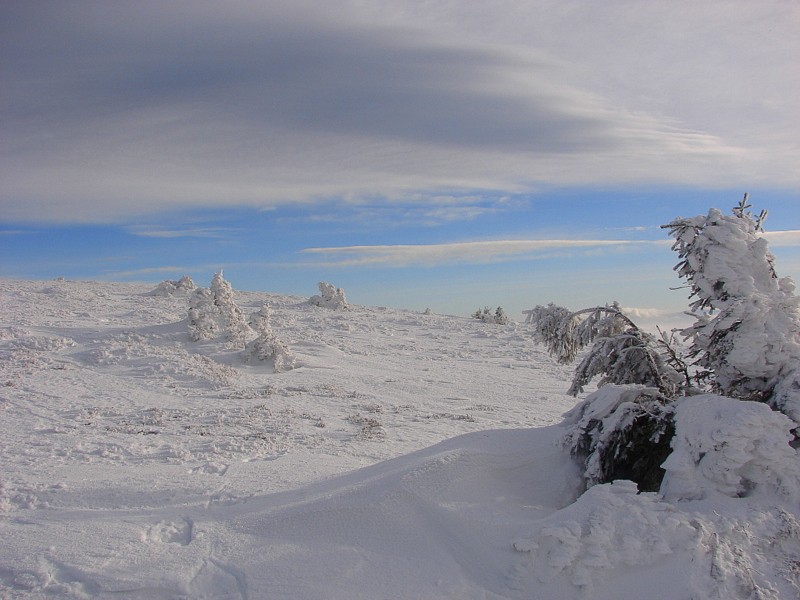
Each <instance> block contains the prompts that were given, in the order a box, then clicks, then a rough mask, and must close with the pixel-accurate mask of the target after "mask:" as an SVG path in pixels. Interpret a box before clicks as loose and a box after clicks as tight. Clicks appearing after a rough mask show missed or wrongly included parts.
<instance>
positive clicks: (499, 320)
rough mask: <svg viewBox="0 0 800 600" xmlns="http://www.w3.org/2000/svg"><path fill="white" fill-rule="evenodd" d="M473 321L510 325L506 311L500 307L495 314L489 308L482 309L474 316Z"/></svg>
mask: <svg viewBox="0 0 800 600" xmlns="http://www.w3.org/2000/svg"><path fill="white" fill-rule="evenodd" d="M472 318H473V319H478V320H479V321H483V322H484V323H493V324H495V325H508V322H509V319H508V315H507V314H506V311H504V310H503V307H502V306H498V307H497V309H495V311H494V312H492V310H491V309H490V308H489V307H488V306H485V307H484V308H482V309H480V308H479V309H478V310H476V311H475V312H474V313H473V314H472Z"/></svg>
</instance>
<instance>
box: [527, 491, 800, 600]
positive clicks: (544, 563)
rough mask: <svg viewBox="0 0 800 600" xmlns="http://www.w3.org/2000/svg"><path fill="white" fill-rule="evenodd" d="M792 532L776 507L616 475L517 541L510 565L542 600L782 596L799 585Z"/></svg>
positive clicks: (795, 525) (770, 599)
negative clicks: (678, 496)
mask: <svg viewBox="0 0 800 600" xmlns="http://www.w3.org/2000/svg"><path fill="white" fill-rule="evenodd" d="M740 502H741V501H740ZM798 534H800V521H798V519H797V517H796V515H793V514H792V513H790V512H788V511H786V510H783V509H781V508H776V507H774V506H765V505H758V504H751V503H749V502H748V501H744V503H741V504H737V503H736V501H730V500H729V501H727V502H726V503H725V504H717V505H715V506H713V508H712V506H709V505H708V504H707V503H706V504H698V503H687V504H673V503H671V502H667V501H664V500H663V499H662V498H661V496H659V495H658V494H655V493H643V494H637V488H636V485H635V484H634V483H632V482H629V481H616V482H614V483H613V484H602V485H597V486H594V487H592V488H590V489H589V490H588V491H587V492H586V493H585V494H583V495H582V496H581V497H580V498H579V499H578V500H577V501H576V502H575V503H574V504H571V505H570V506H568V507H566V508H564V509H562V510H560V511H558V512H556V513H553V514H552V515H550V516H549V517H547V518H546V519H543V520H542V521H540V522H539V524H538V526H537V527H536V528H535V529H534V530H533V532H532V533H531V535H530V536H528V537H526V538H523V539H519V540H517V541H516V542H515V543H514V548H515V550H517V551H518V552H520V553H522V554H523V555H524V558H522V559H521V561H520V562H519V563H518V565H517V566H516V568H515V569H514V574H515V575H516V576H517V577H518V578H519V584H518V587H519V588H520V589H525V590H535V593H536V596H535V597H538V598H548V599H549V600H557V599H577V598H592V600H619V599H620V598H642V597H647V598H648V600H661V599H663V600H667V599H678V598H695V599H711V598H726V599H730V600H734V599H737V600H745V599H748V600H749V599H753V598H759V599H764V600H785V599H788V598H796V597H797V595H798V592H800V580H798V572H797V564H798V562H797V561H798V558H800V536H798ZM644 590H646V592H645V591H644Z"/></svg>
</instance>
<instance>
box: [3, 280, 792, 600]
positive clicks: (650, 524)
mask: <svg viewBox="0 0 800 600" xmlns="http://www.w3.org/2000/svg"><path fill="white" fill-rule="evenodd" d="M233 283H234V285H235V282H233ZM151 289H152V286H141V285H132V284H119V283H113V284H112V283H87V282H71V281H49V282H41V281H39V282H30V281H8V280H4V281H0V294H1V295H0V316H1V317H2V318H0V386H1V387H0V427H1V428H2V429H1V430H0V440H1V441H0V460H2V464H1V465H0V477H1V478H2V479H0V511H2V512H0V515H2V521H0V532H1V533H0V540H2V543H0V597H3V598H5V597H9V598H16V597H20V598H29V597H30V598H40V597H76V598H87V597H88V598H112V597H113V598H250V599H257V598H270V599H271V598H275V599H278V598H292V599H323V598H343V599H344V598H346V599H357V598H364V599H376V598H397V599H400V598H426V599H428V598H431V599H432V598H459V599H462V598H482V599H486V598H515V599H516V598H543V599H554V600H559V599H564V600H568V599H577V598H598V599H602V598H608V599H609V600H610V599H616V600H619V599H625V598H648V600H649V599H659V598H662V599H675V600H678V599H689V598H693V599H695V600H699V599H702V598H774V599H779V598H795V597H797V594H798V591H800V582H798V576H799V575H800V524H799V522H798V516H799V515H800V509H799V508H798V506H797V501H798V497H797V493H796V491H797V488H798V487H800V484H798V483H797V482H796V481H794V482H792V481H789V482H787V481H786V478H787V477H791V476H792V474H793V473H795V474H796V473H800V471H797V472H794V471H792V470H791V465H792V464H794V463H793V461H795V462H796V460H797V456H796V454H791V452H794V451H791V452H790V453H789V454H787V455H785V456H782V457H781V462H780V464H781V465H783V466H782V467H781V469H777V470H776V473H777V475H775V476H771V477H767V476H765V477H764V478H763V482H761V480H759V479H758V478H757V477H751V479H753V480H754V481H758V482H759V485H760V489H761V491H762V493H761V494H755V495H751V496H748V497H746V498H738V497H730V496H726V495H725V494H724V493H720V494H716V495H715V494H714V493H705V492H704V493H698V494H696V495H695V496H696V497H693V498H688V497H687V496H686V495H685V494H683V492H682V490H684V489H686V487H687V485H688V484H687V483H686V481H687V479H686V478H685V477H684V479H682V480H681V482H679V483H680V485H679V484H678V483H675V484H674V485H673V488H671V489H674V490H676V492H675V497H673V498H662V497H661V496H659V495H657V494H638V495H637V494H636V493H635V486H634V487H631V484H628V483H626V482H618V483H615V484H613V485H600V486H595V487H593V488H590V490H589V491H588V492H586V493H583V494H582V491H583V489H582V486H583V482H582V478H581V473H580V470H579V468H578V466H577V465H576V463H575V462H574V461H573V459H572V458H571V457H570V456H569V453H568V452H567V451H565V450H564V449H563V448H562V446H561V444H560V442H561V440H562V438H563V437H564V434H565V431H566V427H567V425H564V424H559V423H561V415H562V414H563V413H564V412H565V411H567V410H568V409H570V408H572V407H573V406H574V405H575V402H576V401H575V399H574V398H571V397H569V396H567V395H566V394H565V390H566V389H567V388H568V387H569V381H570V378H571V371H572V368H571V367H569V366H563V365H558V364H556V363H555V362H554V361H553V360H552V359H551V358H550V357H549V356H547V354H546V353H545V351H544V349H543V348H541V347H539V346H537V345H536V344H534V343H533V341H532V339H531V334H530V331H529V330H528V327H527V326H526V325H524V324H521V323H512V324H509V325H505V326H501V325H495V324H487V323H481V322H479V321H477V320H474V319H469V318H462V317H452V316H442V315H433V314H421V313H415V312H411V311H403V310H395V309H388V308H377V307H364V306H355V305H351V306H350V310H348V311H336V310H330V309H327V308H323V307H318V306H312V305H310V304H309V303H308V302H307V298H298V297H285V296H279V295H274V294H268V293H249V292H236V295H235V299H236V302H237V303H238V305H239V306H240V307H241V308H242V309H243V310H244V312H245V313H246V314H248V315H250V314H253V313H256V312H257V311H259V309H260V308H261V307H262V305H263V304H264V303H268V304H269V306H270V308H271V317H270V323H271V326H272V330H273V331H274V333H275V335H276V336H277V337H278V338H280V339H281V340H282V341H283V342H285V343H286V345H287V346H288V347H289V348H290V349H291V352H292V353H293V354H294V356H295V357H296V362H295V368H294V369H292V370H287V371H285V372H280V373H276V372H274V369H273V368H272V366H271V365H270V364H269V363H263V362H252V361H251V362H246V361H245V360H243V353H242V352H241V351H240V350H237V349H232V348H229V347H226V345H225V343H223V342H222V341H220V340H205V341H199V342H194V341H191V340H190V337H189V333H188V327H187V321H186V318H187V309H188V298H187V296H186V295H185V294H182V293H181V292H180V290H178V291H177V293H175V294H174V295H152V294H149V293H148V292H150V290H151ZM512 317H513V315H512ZM517 318H519V319H520V320H521V316H517ZM715 402H716V401H715ZM714 406H717V405H716V404H715V405H714ZM759 408H764V407H761V406H759ZM720 410H722V409H720ZM743 412H744V413H747V415H750V413H749V412H748V411H743ZM751 412H752V411H751ZM687 414H689V411H687ZM759 414H760V413H759ZM747 415H745V416H746V417H747V418H749V419H750V421H748V423H750V424H751V425H755V424H758V423H761V422H762V421H764V418H762V417H756V418H754V417H752V416H747ZM742 418H743V419H745V417H742ZM689 420H690V421H691V419H689ZM745 420H746V419H745ZM703 422H704V423H705V422H710V421H709V420H708V419H706V420H703ZM743 422H744V421H743ZM764 422H766V421H764ZM777 426H778V427H780V426H781V424H780V423H778V425H777ZM686 427H689V426H688V425H687V426H686ZM709 427H711V429H710V430H709V432H708V434H707V435H708V436H709V437H710V438H711V437H713V438H715V439H717V438H719V439H723V438H724V436H723V435H722V433H720V432H721V431H723V429H724V428H722V427H721V426H720V427H717V428H716V429H715V428H714V427H716V426H715V425H713V423H712V424H711V425H709ZM738 427H739V429H736V430H735V431H733V433H731V431H728V430H725V432H727V433H726V435H728V437H727V438H724V439H725V440H726V443H735V442H736V441H737V440H741V439H744V437H743V436H742V434H741V433H740V430H741V429H748V427H747V426H744V425H742V423H739V424H738ZM725 432H723V433H725ZM679 433H680V431H679ZM720 436H722V437H720ZM731 440H733V442H731ZM776 443H778V442H776ZM779 445H780V444H779ZM751 446H752V444H751ZM783 446H786V444H785V443H784V444H783ZM783 446H780V447H779V450H780V451H781V452H786V450H785V448H783ZM787 447H788V446H787ZM714 451H715V450H714V449H708V450H704V452H703V454H705V453H706V452H708V453H710V454H713V452H714ZM771 451H773V452H774V451H775V448H771ZM765 452H766V451H765ZM787 457H788V458H787ZM701 458H702V457H701ZM762 459H763V457H762ZM697 460H698V461H699V460H700V459H697ZM675 462H676V465H677V466H676V472H678V471H680V469H683V471H681V473H684V475H685V474H686V473H685V471H686V469H687V468H688V469H689V470H690V471H691V461H690V462H689V463H688V464H689V465H690V466H689V467H687V466H686V464H684V463H680V461H679V460H678V459H677V458H676V459H675ZM684 462H685V461H684ZM762 462H764V464H766V461H764V460H762ZM678 463H680V464H678ZM751 463H752V461H751V462H748V464H747V468H749V469H751V470H752V469H753V464H754V463H753V464H751ZM760 464H761V463H759V464H758V465H756V466H759V465H760ZM786 465H789V467H786ZM739 466H741V465H739ZM737 468H738V467H737ZM764 468H765V469H766V470H767V471H768V470H769V469H768V467H764ZM734 470H735V469H734ZM716 472H717V471H715V473H716ZM776 477H777V478H778V479H780V478H781V477H783V482H782V484H781V482H778V483H776V482H775V481H774V479H775V478H776ZM728 479H730V478H728ZM673 481H677V478H673ZM726 481H727V483H728V484H730V481H728V480H726ZM748 481H749V480H748ZM708 487H709V489H710V488H713V486H708ZM695 488H697V489H700V488H702V489H703V490H705V488H703V486H702V485H701V486H699V487H698V486H697V485H695ZM695 488H692V489H695Z"/></svg>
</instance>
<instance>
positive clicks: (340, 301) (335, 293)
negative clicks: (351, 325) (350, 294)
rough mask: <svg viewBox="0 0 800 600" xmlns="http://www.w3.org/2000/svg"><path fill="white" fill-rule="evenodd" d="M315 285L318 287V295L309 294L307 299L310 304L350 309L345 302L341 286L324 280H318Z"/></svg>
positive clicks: (334, 308)
mask: <svg viewBox="0 0 800 600" xmlns="http://www.w3.org/2000/svg"><path fill="white" fill-rule="evenodd" d="M317 287H318V288H319V295H318V296H311V298H309V300H308V301H309V302H310V303H311V304H313V305H314V306H321V307H323V308H330V309H332V310H349V309H350V305H349V304H348V303H347V297H346V296H345V293H344V290H343V289H342V288H337V287H336V286H334V285H332V284H330V283H327V282H325V281H320V282H319V283H318V284H317Z"/></svg>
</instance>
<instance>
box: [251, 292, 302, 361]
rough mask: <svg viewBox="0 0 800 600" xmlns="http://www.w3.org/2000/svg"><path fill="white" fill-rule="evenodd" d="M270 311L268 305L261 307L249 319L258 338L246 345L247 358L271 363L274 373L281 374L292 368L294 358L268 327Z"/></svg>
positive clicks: (269, 326)
mask: <svg viewBox="0 0 800 600" xmlns="http://www.w3.org/2000/svg"><path fill="white" fill-rule="evenodd" d="M270 317H271V311H270V309H269V306H268V305H266V304H265V305H264V306H262V307H261V310H259V311H258V312H257V313H255V314H253V315H252V316H251V317H250V323H251V325H252V327H253V329H255V330H256V333H258V337H257V338H256V339H254V340H252V341H251V342H249V343H248V344H247V347H246V353H247V356H248V358H250V359H254V360H259V361H272V364H273V365H274V366H275V371H276V372H278V373H281V372H283V371H288V370H291V369H293V368H294V363H295V357H294V355H293V354H292V352H291V351H290V350H289V347H288V346H287V345H286V344H285V343H284V342H283V341H282V340H280V339H278V338H277V336H276V335H275V333H274V332H273V331H272V326H271V325H270Z"/></svg>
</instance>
